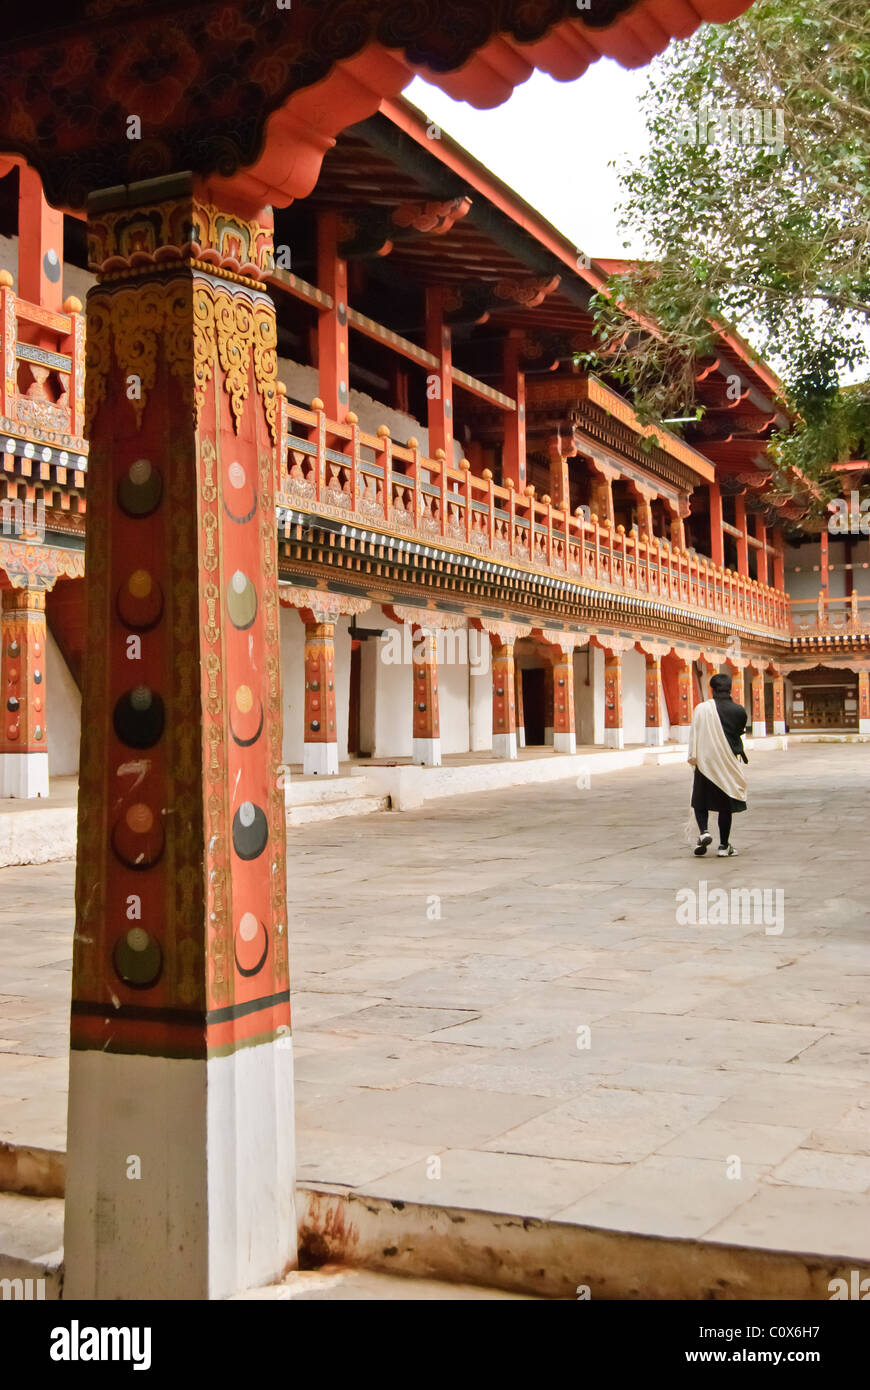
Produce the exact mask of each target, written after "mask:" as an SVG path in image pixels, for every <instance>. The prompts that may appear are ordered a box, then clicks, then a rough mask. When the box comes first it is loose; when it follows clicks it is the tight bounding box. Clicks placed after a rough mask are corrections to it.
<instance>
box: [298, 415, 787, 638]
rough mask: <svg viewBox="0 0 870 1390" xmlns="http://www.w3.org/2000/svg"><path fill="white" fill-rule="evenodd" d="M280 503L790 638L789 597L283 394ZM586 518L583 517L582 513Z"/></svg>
mask: <svg viewBox="0 0 870 1390" xmlns="http://www.w3.org/2000/svg"><path fill="white" fill-rule="evenodd" d="M279 411H280V420H281V435H280V438H281V439H282V440H283V448H282V452H281V465H280V473H279V482H278V486H279V498H278V501H279V504H283V505H284V506H287V507H292V508H296V509H298V510H301V511H308V512H316V513H319V514H325V515H329V516H333V517H337V518H340V519H342V520H346V521H348V522H351V523H353V524H356V525H359V526H362V527H370V528H373V527H381V528H383V529H384V530H385V531H388V532H391V533H393V534H394V535H398V536H402V537H409V538H413V539H414V540H415V541H418V542H420V543H421V544H426V545H433V544H435V545H439V544H440V545H442V546H446V545H450V546H451V547H453V548H457V549H460V550H464V551H466V552H468V553H470V554H472V555H477V556H481V555H486V556H488V557H490V558H491V559H493V560H495V561H498V562H501V563H502V564H504V563H506V562H507V563H509V564H510V565H512V566H515V567H517V568H525V569H528V570H529V571H531V572H534V573H541V574H546V575H555V576H561V577H565V576H569V577H570V578H571V579H572V580H574V581H581V582H584V583H587V584H589V585H590V586H593V587H597V588H600V589H602V590H604V591H608V590H612V591H615V592H619V593H632V594H639V595H644V596H647V597H649V598H652V599H656V600H658V601H659V602H663V603H668V604H672V605H680V606H682V607H684V608H688V609H690V610H693V611H695V612H700V613H709V614H715V615H716V616H718V617H722V618H728V619H731V620H732V621H733V622H735V623H742V624H745V625H747V626H751V627H757V628H760V629H766V630H768V631H770V632H773V633H776V634H781V635H786V634H788V633H789V631H790V616H789V601H788V595H787V594H784V593H782V592H781V591H780V590H778V589H773V588H770V587H769V586H768V585H766V584H759V583H758V582H757V581H756V580H753V579H748V578H745V577H743V576H741V575H737V574H734V573H733V572H732V571H731V570H724V569H720V568H719V567H718V566H717V565H715V564H714V563H713V561H712V560H710V559H708V558H707V557H706V556H704V555H698V554H696V553H695V552H693V551H680V550H677V549H675V548H674V547H672V546H671V545H670V544H669V542H668V541H667V540H665V539H661V538H656V539H649V540H647V539H645V538H642V537H640V536H638V535H637V533H636V532H634V531H632V532H631V533H626V532H625V531H624V529H623V527H621V526H619V527H617V528H616V529H615V530H614V529H613V528H611V527H608V526H606V525H604V524H602V523H601V522H599V521H598V519H597V518H596V517H595V516H585V515H582V514H581V515H577V516H571V515H570V514H566V513H565V512H564V511H562V510H560V509H559V508H557V507H554V506H553V505H552V504H551V503H550V502H544V501H538V499H537V498H536V497H535V496H534V493H533V490H532V489H526V492H525V493H524V494H521V493H519V492H518V491H517V490H516V489H515V488H514V487H513V486H512V485H511V484H510V483H509V484H508V485H507V486H506V487H501V486H499V485H497V484H496V483H495V482H494V481H493V478H492V474H491V472H490V470H489V469H485V470H484V472H483V476H482V477H476V476H475V475H474V474H473V473H472V472H471V466H470V464H469V463H468V461H467V460H466V459H463V460H462V462H461V464H460V466H459V467H455V466H454V465H453V464H452V463H450V462H449V461H448V460H447V459H446V458H445V457H444V452H443V450H436V457H435V458H427V457H425V456H424V455H422V454H421V453H420V450H419V448H417V447H416V441H414V440H413V439H411V440H409V441H408V443H407V445H404V446H403V445H399V444H396V443H394V442H393V440H392V439H391V438H390V433H389V430H388V428H387V426H386V425H382V426H381V427H380V428H379V430H378V433H377V435H371V434H366V433H365V432H364V431H362V430H361V429H360V428H359V425H358V423H357V422H356V419H355V417H353V416H351V418H350V419H349V420H348V422H347V423H345V424H338V423H336V422H335V421H334V420H329V419H327V417H326V414H325V412H324V410H323V408H322V404H321V402H320V401H319V400H315V401H313V402H312V408H311V409H310V410H306V409H304V408H303V407H301V406H297V405H296V404H295V403H293V402H291V401H288V400H287V398H286V396H284V395H281V397H280V404H279ZM579 510H580V511H581V512H582V509H579Z"/></svg>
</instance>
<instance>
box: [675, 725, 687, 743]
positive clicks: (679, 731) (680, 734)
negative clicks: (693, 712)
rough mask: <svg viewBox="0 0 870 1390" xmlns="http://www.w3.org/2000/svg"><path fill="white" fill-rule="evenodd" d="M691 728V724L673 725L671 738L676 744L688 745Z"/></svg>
mask: <svg viewBox="0 0 870 1390" xmlns="http://www.w3.org/2000/svg"><path fill="white" fill-rule="evenodd" d="M690 728H691V725H689V724H672V725H671V738H672V739H673V740H674V742H675V743H688V742H689V729H690Z"/></svg>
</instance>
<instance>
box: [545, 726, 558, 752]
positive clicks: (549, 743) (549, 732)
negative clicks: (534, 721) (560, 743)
mask: <svg viewBox="0 0 870 1390" xmlns="http://www.w3.org/2000/svg"><path fill="white" fill-rule="evenodd" d="M544 746H545V747H546V748H555V746H556V744H555V731H554V730H553V729H552V728H550V727H547V728H545V729H544Z"/></svg>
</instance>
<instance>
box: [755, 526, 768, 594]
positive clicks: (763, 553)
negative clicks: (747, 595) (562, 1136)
mask: <svg viewBox="0 0 870 1390" xmlns="http://www.w3.org/2000/svg"><path fill="white" fill-rule="evenodd" d="M755 539H756V540H758V541H760V542H761V545H760V546H759V547H758V550H757V552H756V553H757V555H758V582H759V584H766V583H767V582H768V580H767V572H768V571H767V527H766V526H765V524H764V517H763V516H762V515H761V514H760V513H759V514H758V515H757V516H756V518H755Z"/></svg>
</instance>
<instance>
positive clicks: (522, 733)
mask: <svg viewBox="0 0 870 1390" xmlns="http://www.w3.org/2000/svg"><path fill="white" fill-rule="evenodd" d="M514 674H515V676H516V680H515V682H514V688H515V690H516V693H517V746H518V747H519V748H525V746H526V715H525V710H524V708H523V673H522V670H521V669H520V667H519V666H517V665H516V663H515V664H514Z"/></svg>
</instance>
